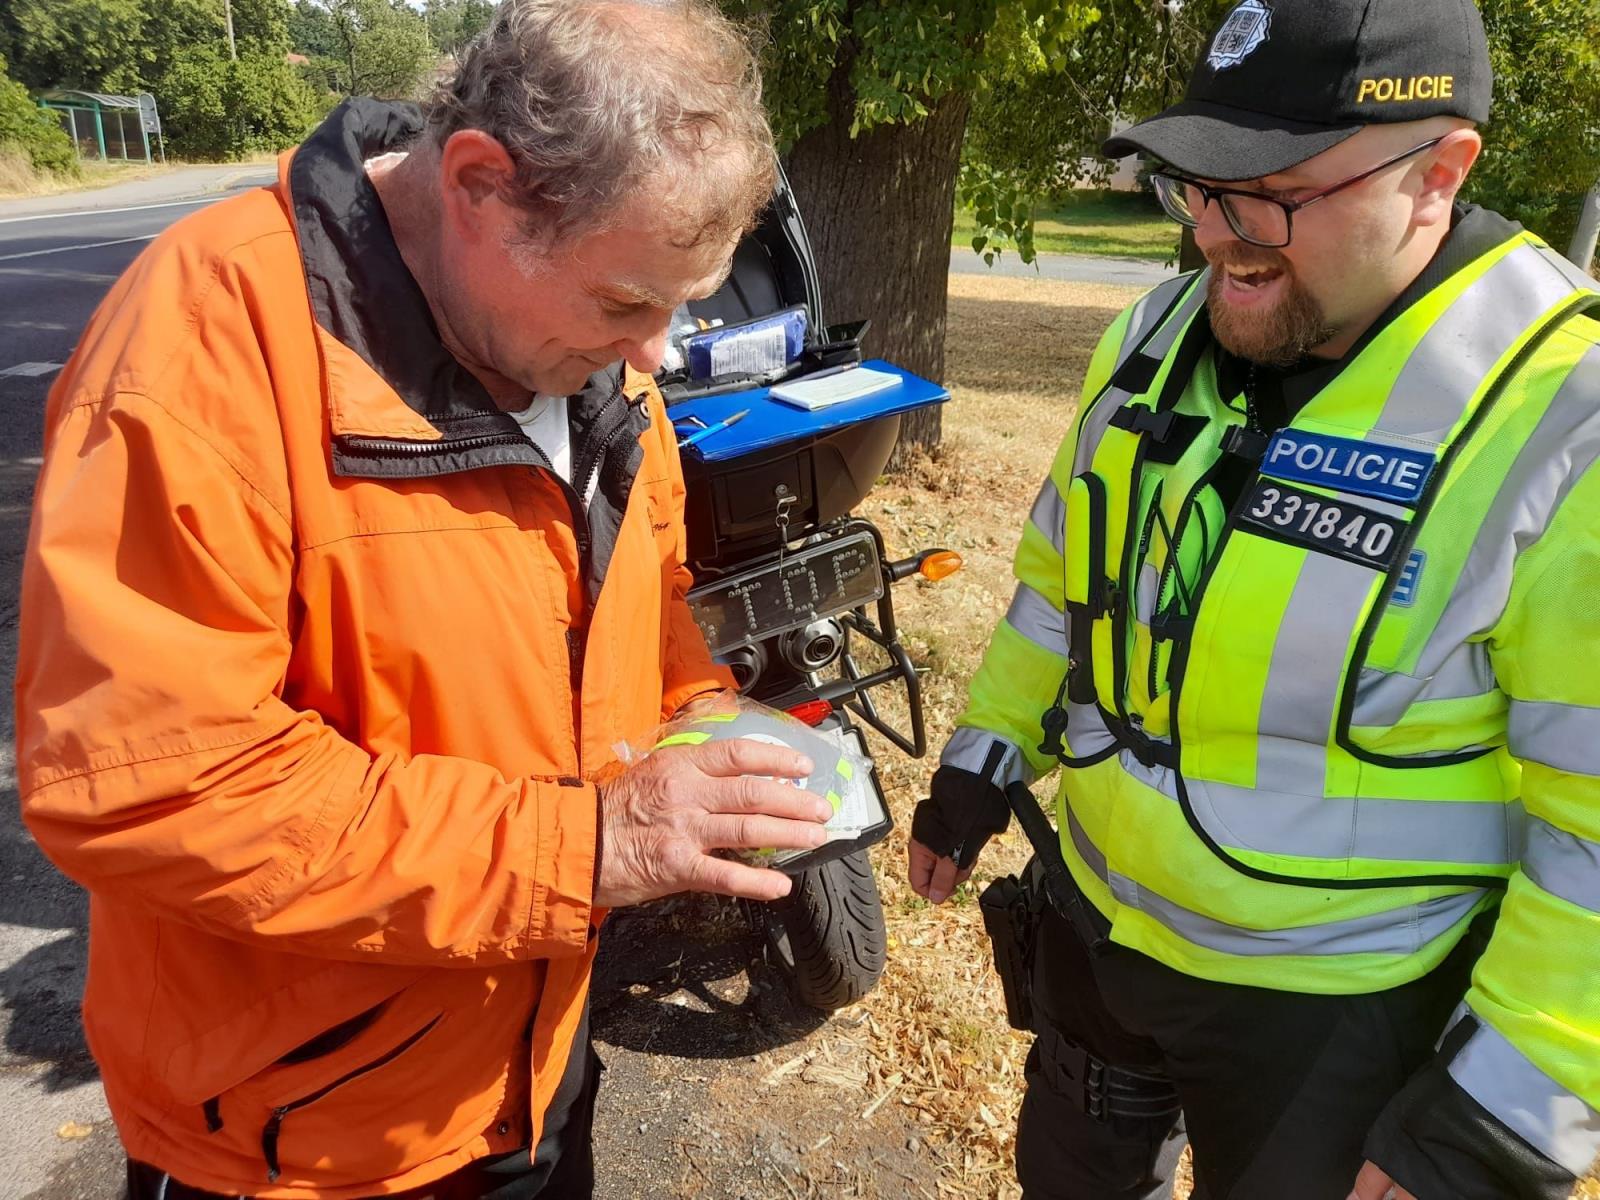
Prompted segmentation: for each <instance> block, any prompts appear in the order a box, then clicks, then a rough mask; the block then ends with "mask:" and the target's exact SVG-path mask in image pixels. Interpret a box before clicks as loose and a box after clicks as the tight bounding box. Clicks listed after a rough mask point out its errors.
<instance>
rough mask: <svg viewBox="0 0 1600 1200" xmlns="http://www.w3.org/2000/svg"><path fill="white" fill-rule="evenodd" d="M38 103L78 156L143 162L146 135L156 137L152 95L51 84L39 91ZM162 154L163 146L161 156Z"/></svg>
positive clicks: (158, 126)
mask: <svg viewBox="0 0 1600 1200" xmlns="http://www.w3.org/2000/svg"><path fill="white" fill-rule="evenodd" d="M39 107H41V108H44V109H48V110H49V111H50V112H51V113H52V114H53V115H54V116H55V118H56V120H58V121H59V122H60V123H61V128H62V130H63V131H64V132H65V133H66V135H67V136H68V137H70V138H71V139H72V142H73V145H75V146H77V148H78V157H79V158H90V159H98V160H99V161H101V162H145V163H148V162H150V161H151V159H150V135H151V134H152V133H154V134H156V135H157V137H158V138H159V137H160V133H161V122H160V119H159V118H158V117H157V116H156V106H155V97H153V96H112V95H108V94H106V93H104V92H80V91H74V90H70V89H66V88H54V89H51V90H50V91H47V92H41V93H40V94H39ZM165 157H166V154H165V150H164V148H163V152H162V158H163V159H165Z"/></svg>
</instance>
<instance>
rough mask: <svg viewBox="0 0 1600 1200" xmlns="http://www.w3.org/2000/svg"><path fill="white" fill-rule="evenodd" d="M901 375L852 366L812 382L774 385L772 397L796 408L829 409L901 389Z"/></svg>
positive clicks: (821, 376)
mask: <svg viewBox="0 0 1600 1200" xmlns="http://www.w3.org/2000/svg"><path fill="white" fill-rule="evenodd" d="M899 383H900V376H898V375H891V374H889V372H887V371H874V370H873V369H872V368H871V367H852V368H851V369H850V370H848V371H839V372H838V373H836V374H832V375H819V376H815V377H813V378H811V379H797V380H794V381H793V382H791V383H780V384H776V385H774V386H773V388H772V390H771V392H770V393H769V395H771V397H772V398H773V399H774V400H782V401H783V402H784V403H785V404H792V405H794V407H796V408H805V409H810V410H811V411H813V412H815V411H816V410H817V409H819V408H829V407H831V406H832V405H835V404H842V403H843V402H844V401H846V400H859V399H860V398H861V397H862V396H870V395H872V393H874V392H881V391H884V390H886V389H888V388H892V387H895V386H897V385H898V384H899Z"/></svg>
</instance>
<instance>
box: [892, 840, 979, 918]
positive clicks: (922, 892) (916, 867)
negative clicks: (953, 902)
mask: <svg viewBox="0 0 1600 1200" xmlns="http://www.w3.org/2000/svg"><path fill="white" fill-rule="evenodd" d="M906 848H907V850H908V852H909V854H910V859H911V862H910V865H909V866H908V868H907V870H906V879H907V880H908V881H909V882H910V884H911V890H912V891H913V892H915V893H916V894H917V895H919V896H921V897H922V898H923V899H924V900H930V901H932V902H933V903H934V904H943V903H944V902H945V901H946V900H948V899H949V898H950V895H951V893H953V892H954V891H955V890H956V888H958V887H960V886H961V885H962V884H963V883H965V882H966V881H967V879H968V877H969V876H971V874H972V868H973V867H975V866H977V863H976V862H972V863H968V864H967V865H966V866H964V867H958V866H956V860H955V859H953V858H950V857H949V856H947V855H943V854H935V853H934V852H933V851H932V850H929V849H928V848H927V847H926V846H924V845H923V844H922V843H921V842H919V841H917V839H916V838H912V839H911V841H910V843H909V844H908V846H907V847H906Z"/></svg>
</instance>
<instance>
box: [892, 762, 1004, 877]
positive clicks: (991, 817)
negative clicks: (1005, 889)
mask: <svg viewBox="0 0 1600 1200" xmlns="http://www.w3.org/2000/svg"><path fill="white" fill-rule="evenodd" d="M929 791H930V792H931V793H932V794H931V795H930V796H929V797H928V798H927V799H926V800H924V801H923V802H922V803H921V804H919V805H917V811H916V812H915V813H913V814H912V817H911V836H912V837H914V838H915V839H916V840H917V841H919V842H921V843H922V844H923V845H924V846H926V847H927V848H928V849H929V850H932V851H933V852H934V853H935V854H937V855H940V856H941V857H944V858H951V859H954V860H955V864H956V866H958V867H968V866H971V865H972V864H973V863H974V862H976V861H977V859H978V854H979V853H980V852H981V851H982V850H983V847H984V845H985V844H986V843H987V842H988V840H989V839H990V838H992V837H993V836H994V835H995V834H997V833H1000V832H1002V831H1003V830H1004V829H1005V827H1006V826H1007V825H1009V824H1010V823H1011V806H1010V805H1009V804H1008V803H1006V796H1005V793H1004V792H1002V791H1001V790H1000V789H999V788H997V787H996V786H995V785H994V784H992V783H991V782H989V780H987V779H984V778H983V777H982V776H980V775H974V774H973V773H972V772H971V771H963V770H962V769H961V768H960V767H940V768H939V769H938V770H937V771H935V772H934V773H933V784H932V786H931V787H930V789H929Z"/></svg>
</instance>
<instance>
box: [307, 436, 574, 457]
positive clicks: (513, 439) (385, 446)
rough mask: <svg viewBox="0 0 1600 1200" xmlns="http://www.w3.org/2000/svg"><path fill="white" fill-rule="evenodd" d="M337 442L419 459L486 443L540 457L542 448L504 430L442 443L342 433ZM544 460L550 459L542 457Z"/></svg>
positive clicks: (348, 447)
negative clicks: (521, 449)
mask: <svg viewBox="0 0 1600 1200" xmlns="http://www.w3.org/2000/svg"><path fill="white" fill-rule="evenodd" d="M339 444H340V445H341V446H343V447H344V448H345V449H346V450H351V451H354V452H355V453H357V454H371V455H379V454H410V455H415V456H417V457H419V458H425V457H427V456H428V455H431V454H454V453H455V452H457V451H460V450H482V449H484V448H486V447H488V446H533V448H534V450H536V451H538V453H539V456H540V457H541V458H544V451H543V450H540V449H539V447H538V446H534V444H533V443H532V442H530V441H529V440H528V439H527V438H525V437H522V436H520V435H518V434H508V433H480V434H478V435H476V436H474V437H465V438H453V439H450V440H448V441H442V442H411V441H405V440H403V439H401V438H377V437H360V436H356V435H351V434H346V435H344V436H342V437H340V438H339ZM545 461H546V462H549V461H550V460H549V459H548V458H545Z"/></svg>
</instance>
